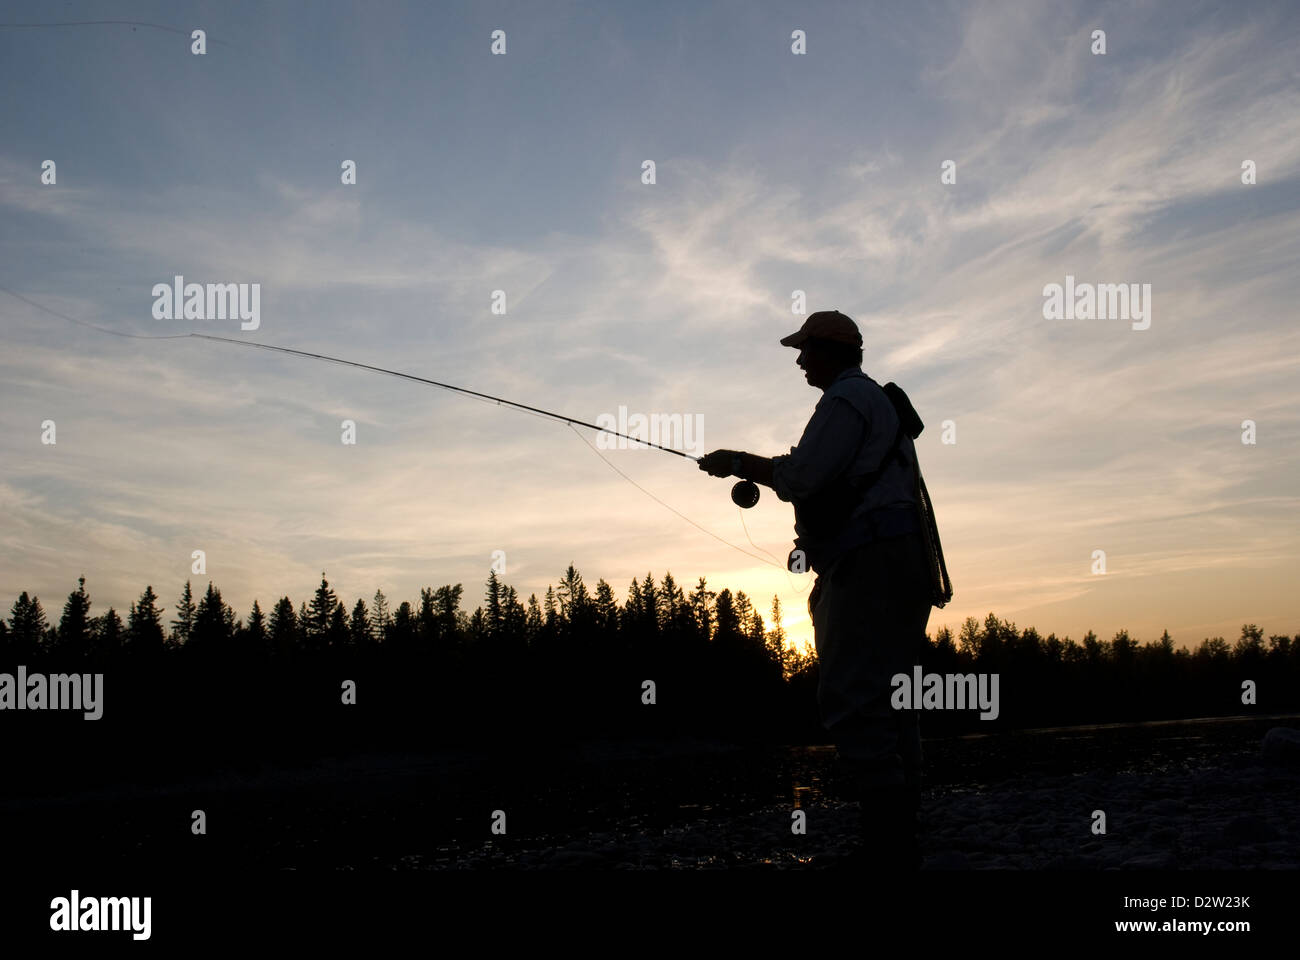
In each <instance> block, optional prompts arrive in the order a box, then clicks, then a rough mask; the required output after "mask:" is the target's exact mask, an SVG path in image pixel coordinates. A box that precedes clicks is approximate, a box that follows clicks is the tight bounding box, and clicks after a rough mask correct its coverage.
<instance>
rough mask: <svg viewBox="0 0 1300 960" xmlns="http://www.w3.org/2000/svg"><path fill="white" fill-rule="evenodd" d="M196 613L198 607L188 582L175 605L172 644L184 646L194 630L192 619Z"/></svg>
mask: <svg viewBox="0 0 1300 960" xmlns="http://www.w3.org/2000/svg"><path fill="white" fill-rule="evenodd" d="M197 613H198V607H197V606H196V605H195V603H194V591H193V590H192V589H191V587H190V582H189V581H188V580H186V581H185V592H184V593H182V594H181V598H180V600H179V601H178V602H177V604H176V619H175V620H173V621H172V642H173V643H175V644H179V645H184V644H185V643H186V642H187V641H188V640H189V639H190V633H191V631H193V629H194V617H195V614H197Z"/></svg>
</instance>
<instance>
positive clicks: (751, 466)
mask: <svg viewBox="0 0 1300 960" xmlns="http://www.w3.org/2000/svg"><path fill="white" fill-rule="evenodd" d="M865 429H866V424H865V423H864V422H863V420H862V417H861V416H860V415H859V414H858V412H857V411H856V410H854V409H853V406H852V405H851V404H849V403H848V402H847V401H844V400H840V399H838V398H837V399H833V400H832V401H831V402H830V403H827V404H821V405H819V406H818V408H817V411H816V412H815V413H814V414H813V417H812V419H811V420H809V421H808V426H807V427H806V428H805V429H804V432H803V437H801V438H800V440H799V446H797V447H795V448H793V449H792V450H791V451H790V453H789V455H787V456H784V457H777V458H773V457H760V456H758V455H757V454H754V453H744V452H742V451H738V450H714V451H713V452H712V453H710V454H706V455H705V456H704V457H701V458H700V469H701V470H705V471H707V472H708V473H709V474H710V475H711V476H715V477H733V476H734V477H740V478H741V479H744V480H752V481H754V482H755V483H761V484H763V486H765V487H770V488H771V489H773V490H775V491H776V492H777V495H778V496H779V497H780V498H781V499H782V500H792V499H796V498H798V499H804V498H806V497H808V496H810V495H812V494H815V493H816V492H818V491H819V490H821V489H822V488H823V487H825V486H826V485H827V484H828V483H830V481H831V480H833V479H834V478H835V477H837V476H839V474H840V473H841V472H842V471H843V470H844V469H845V468H846V467H848V465H849V464H851V463H852V462H853V458H854V457H855V456H856V455H857V452H858V447H859V445H860V443H861V441H862V435H863V431H864V430H865ZM778 465H779V469H778Z"/></svg>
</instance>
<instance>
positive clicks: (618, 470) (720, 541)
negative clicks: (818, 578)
mask: <svg viewBox="0 0 1300 960" xmlns="http://www.w3.org/2000/svg"><path fill="white" fill-rule="evenodd" d="M569 429H570V430H573V425H572V424H570V425H569ZM573 432H574V434H576V435H577V437H578V439H579V440H581V441H582V442H583V443H585V444H586V445H587V446H589V447H591V452H592V453H594V454H595V455H596V456H598V457H600V459H602V460H604V461H605V463H606V465H607V466H608V467H609V468H610V469H611V470H613V471H614V472H615V473H617V474H618V475H619V476H620V477H622V478H623V479H624V480H626V481H627V482H628V483H630V484H632V486H634V487H636V488H637V489H638V490H640V491H641V492H642V493H644V494H645V495H646V496H647V497H649V498H650V499H651V500H653V501H654V502H655V503H657V504H659V506H661V507H663V508H664V509H665V510H670V511H672V512H673V513H675V514H677V516H679V517H681V518H682V519H683V520H685V521H686V522H687V523H689V524H690V525H691V526H692V527H694V528H695V529H696V530H699V531H700V532H701V533H707V534H708V535H709V536H711V537H712V538H713V539H714V540H717V541H718V543H724V544H726V545H727V546H729V547H731V549H733V550H739V551H740V552H741V553H743V554H744V555H745V556H747V557H753V558H754V559H755V560H762V561H763V563H770V564H772V566H774V567H779V566H781V564H779V563H776V562H775V559H773V560H764V559H763V558H762V557H760V556H759V555H758V554H756V553H750V552H749V551H748V550H746V549H745V548H744V547H741V546H738V545H736V544H734V543H732V542H731V541H730V540H723V539H722V538H721V537H720V536H718V535H717V534H716V533H714V532H713V531H712V530H708V529H706V528H704V527H702V526H700V525H699V524H698V523H696V522H695V521H694V520H692V519H691V518H690V517H688V516H686V514H684V513H682V512H681V511H680V510H678V509H676V508H675V507H673V506H671V505H669V504H667V503H664V501H662V500H660V499H659V498H658V497H656V496H655V495H654V494H653V493H651V492H650V491H649V490H647V489H646V488H645V487H643V486H641V484H639V483H637V482H636V481H635V480H633V479H632V478H631V477H629V476H628V475H627V474H626V473H624V472H623V471H622V470H620V469H619V468H618V467H616V466H614V463H613V461H611V460H610V459H609V457H607V456H605V455H604V454H603V453H601V452H600V451H599V450H597V449H596V448H595V447H592V446H591V441H590V440H588V439H587V438H586V437H584V436H583V435H582V434H580V433H578V431H577V430H573ZM746 536H748V533H746ZM749 542H750V543H754V541H753V540H751V541H749ZM754 546H756V547H758V544H754ZM758 549H760V550H761V549H762V547H758ZM768 556H771V554H768Z"/></svg>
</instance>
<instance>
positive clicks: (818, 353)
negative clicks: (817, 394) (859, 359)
mask: <svg viewBox="0 0 1300 960" xmlns="http://www.w3.org/2000/svg"><path fill="white" fill-rule="evenodd" d="M795 363H797V364H798V365H799V368H800V369H801V370H803V372H804V378H805V379H806V380H807V381H808V383H809V385H810V386H814V387H817V388H818V389H819V390H825V389H826V388H827V387H829V386H830V385H831V381H832V380H834V379H835V375H836V374H837V373H839V369H838V368H837V367H836V365H835V363H834V361H833V360H832V359H831V357H830V356H829V355H828V351H827V349H826V347H825V345H823V344H822V343H821V341H818V340H805V341H804V342H803V346H801V347H800V348H799V357H798V358H797V359H796V360H795Z"/></svg>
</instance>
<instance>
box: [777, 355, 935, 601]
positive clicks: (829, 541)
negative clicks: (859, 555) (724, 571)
mask: <svg viewBox="0 0 1300 960" xmlns="http://www.w3.org/2000/svg"><path fill="white" fill-rule="evenodd" d="M850 376H853V377H861V378H862V379H864V380H868V381H870V382H871V383H876V381H875V380H874V379H872V378H871V377H869V376H867V375H866V374H865V373H862V372H861V371H856V372H854V373H852V374H850ZM876 385H877V386H879V384H876ZM881 389H882V390H883V391H884V393H885V396H887V397H888V398H889V401H890V403H891V405H892V406H893V408H894V413H895V415H896V416H897V418H898V425H897V427H896V428H895V431H894V439H893V442H892V443H891V444H890V445H889V448H888V449H887V450H886V451H885V453H884V455H883V456H882V457H881V458H880V462H879V463H878V464H877V465H876V467H875V468H874V469H873V470H871V471H869V472H868V473H865V474H862V475H860V476H856V477H848V476H845V475H842V476H840V477H838V478H836V479H835V480H834V481H833V482H832V483H831V484H830V486H829V488H828V489H826V490H825V491H823V492H822V494H820V495H819V496H818V497H817V498H816V499H815V500H812V501H805V502H803V503H799V504H795V512H796V518H797V519H798V521H799V523H800V526H802V527H804V528H805V530H806V531H807V533H808V541H809V542H805V540H804V538H802V537H800V538H796V540H795V549H794V550H793V551H792V552H791V554H790V560H789V564H788V565H789V567H790V569H791V570H792V571H795V572H803V570H802V569H799V565H798V561H802V562H803V565H806V566H805V569H806V567H812V569H813V570H815V571H818V572H821V571H822V570H824V569H825V568H826V567H827V566H828V565H829V563H831V562H833V561H834V559H835V558H837V557H839V556H841V555H843V554H844V553H845V552H846V551H848V550H851V549H853V548H855V547H858V546H861V545H863V544H866V543H870V542H872V541H874V540H882V539H886V538H888V537H896V536H904V535H907V534H912V533H916V534H920V535H921V538H922V539H923V540H924V541H925V545H926V553H927V557H928V560H929V564H928V565H929V580H930V588H931V589H930V594H931V602H932V604H933V605H934V606H936V607H943V606H944V605H945V604H946V603H947V602H948V601H949V600H951V599H952V581H951V580H950V579H949V578H948V569H947V566H946V564H945V563H944V559H943V547H942V545H941V544H940V542H939V529H938V526H937V524H936V522H935V518H934V510H933V505H932V503H931V501H930V495H929V491H928V490H926V487H925V480H924V479H923V478H922V476H921V465H920V462H919V461H918V460H917V458H916V457H915V456H913V457H912V458H911V461H912V463H911V466H912V471H911V473H912V493H913V499H914V502H913V503H911V504H908V505H906V506H902V507H880V508H876V509H874V510H870V511H868V512H866V513H865V514H862V515H860V516H857V517H854V516H853V514H854V512H855V511H856V510H857V508H858V506H859V505H860V504H861V503H862V501H863V498H864V497H865V496H866V495H867V492H868V491H869V490H870V489H871V488H872V487H873V486H874V485H875V484H876V482H877V481H878V480H879V479H880V477H881V476H882V475H883V474H884V472H885V470H886V469H887V468H888V467H889V466H890V465H891V464H893V463H895V462H897V463H898V464H899V465H900V466H903V467H907V465H908V459H909V458H908V456H907V454H906V453H905V452H904V446H905V445H904V443H903V436H904V432H906V435H907V436H908V437H910V438H911V439H913V440H915V439H916V438H917V437H919V436H920V435H921V431H922V430H924V429H925V424H924V423H923V422H922V421H921V418H920V416H919V415H918V414H917V412H916V409H915V408H914V407H913V406H912V402H911V400H909V399H908V396H907V394H906V393H904V392H903V388H902V387H900V386H898V384H896V383H892V382H891V383H887V384H885V385H884V386H883V387H881ZM842 399H844V400H846V401H848V402H849V403H850V404H851V405H852V406H853V408H854V409H855V410H857V411H858V413H859V414H861V415H862V417H863V419H864V420H865V421H866V422H868V423H870V422H871V421H872V411H871V410H868V409H866V408H865V406H864V405H863V404H862V401H861V398H860V397H856V396H853V395H852V394H849V395H842ZM913 453H914V454H915V447H913ZM846 473H847V471H846Z"/></svg>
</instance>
